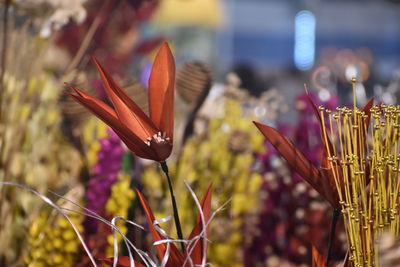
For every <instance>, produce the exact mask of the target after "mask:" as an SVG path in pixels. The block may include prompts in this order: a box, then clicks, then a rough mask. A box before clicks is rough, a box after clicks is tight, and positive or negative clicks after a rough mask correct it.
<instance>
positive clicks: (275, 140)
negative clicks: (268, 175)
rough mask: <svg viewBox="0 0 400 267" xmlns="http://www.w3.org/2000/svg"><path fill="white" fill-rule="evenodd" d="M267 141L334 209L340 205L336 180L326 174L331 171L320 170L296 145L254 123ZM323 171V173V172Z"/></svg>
mask: <svg viewBox="0 0 400 267" xmlns="http://www.w3.org/2000/svg"><path fill="white" fill-rule="evenodd" d="M253 123H254V124H255V125H256V126H257V128H258V129H259V130H260V131H261V133H262V134H263V135H264V136H265V138H267V140H268V141H269V142H270V143H271V144H272V145H273V146H274V147H275V149H276V150H278V152H279V154H280V155H281V156H282V157H283V158H284V159H285V160H286V161H287V162H288V164H289V165H290V166H291V167H292V168H293V169H294V170H295V171H296V172H297V173H298V174H300V176H301V177H303V179H304V180H306V181H307V182H308V183H309V184H310V185H311V186H312V187H313V188H314V189H315V190H316V191H318V193H320V194H321V195H322V196H323V197H324V198H325V199H326V200H327V201H328V202H329V203H330V204H331V205H332V206H333V207H337V206H338V205H339V201H337V199H338V194H337V190H336V186H335V184H334V180H332V179H331V176H330V175H328V174H326V172H328V173H331V169H329V170H328V169H322V170H319V169H318V168H317V167H316V166H315V165H314V164H313V163H312V162H311V161H310V160H308V159H307V158H306V157H305V156H304V154H303V153H302V152H301V151H300V150H298V149H297V148H296V147H295V145H294V144H293V143H292V142H291V141H290V140H289V139H288V138H287V137H286V136H283V135H282V134H281V133H280V132H278V131H277V130H275V129H274V128H272V127H269V126H267V125H263V124H261V123H257V122H253ZM322 171H323V172H322Z"/></svg>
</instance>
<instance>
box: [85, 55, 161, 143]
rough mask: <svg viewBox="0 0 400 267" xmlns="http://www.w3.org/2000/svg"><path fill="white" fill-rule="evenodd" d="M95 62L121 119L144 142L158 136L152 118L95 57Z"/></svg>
mask: <svg viewBox="0 0 400 267" xmlns="http://www.w3.org/2000/svg"><path fill="white" fill-rule="evenodd" d="M93 61H94V63H95V64H96V67H97V70H98V72H99V74H100V77H101V80H102V81H103V85H104V88H105V90H106V93H107V95H108V97H109V98H110V100H111V102H112V103H113V105H114V107H115V109H116V111H117V115H118V117H119V119H120V120H121V121H122V122H123V123H124V124H125V125H126V126H127V127H128V128H129V129H131V131H134V132H135V133H136V135H137V136H138V137H139V138H140V139H142V140H143V141H146V138H147V137H150V136H153V135H154V134H156V133H157V132H158V129H157V127H156V126H155V125H154V123H153V122H152V121H151V120H150V118H149V117H147V115H146V114H145V113H144V112H143V111H142V110H141V109H140V108H139V107H138V105H136V103H135V102H134V101H133V100H132V99H130V98H129V96H128V95H127V94H126V93H125V92H124V91H123V90H122V88H120V87H119V86H118V84H117V83H115V81H114V79H113V78H112V77H111V76H110V75H109V74H108V73H107V72H106V71H105V70H104V68H103V67H102V66H101V65H100V63H99V62H98V61H97V59H96V58H94V57H93Z"/></svg>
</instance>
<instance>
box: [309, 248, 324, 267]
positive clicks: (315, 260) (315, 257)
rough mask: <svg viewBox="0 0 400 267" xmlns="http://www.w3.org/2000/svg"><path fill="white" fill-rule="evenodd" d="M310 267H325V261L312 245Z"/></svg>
mask: <svg viewBox="0 0 400 267" xmlns="http://www.w3.org/2000/svg"><path fill="white" fill-rule="evenodd" d="M311 262H312V267H326V259H325V257H324V256H323V255H321V253H319V251H318V249H317V248H316V247H315V246H314V245H313V246H312V260H311Z"/></svg>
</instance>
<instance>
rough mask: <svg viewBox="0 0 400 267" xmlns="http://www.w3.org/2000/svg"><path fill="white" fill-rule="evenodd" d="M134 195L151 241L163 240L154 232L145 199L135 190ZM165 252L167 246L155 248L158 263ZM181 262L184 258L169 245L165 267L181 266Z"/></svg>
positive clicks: (151, 215)
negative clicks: (140, 208) (146, 224)
mask: <svg viewBox="0 0 400 267" xmlns="http://www.w3.org/2000/svg"><path fill="white" fill-rule="evenodd" d="M136 193H137V195H138V197H139V200H140V203H141V204H142V207H143V209H144V213H145V214H146V219H147V223H148V224H149V230H150V233H151V236H152V238H153V241H154V242H157V241H160V240H164V239H165V238H164V237H163V236H162V235H161V234H160V233H159V232H158V231H157V230H156V228H155V227H154V225H153V223H154V220H155V218H154V215H153V212H152V210H151V208H150V206H149V204H148V203H147V201H146V199H145V198H144V196H143V195H142V194H141V193H140V191H139V190H137V189H136ZM166 250H167V244H159V245H157V246H156V251H157V256H158V259H159V260H160V262H161V261H162V260H163V257H164V255H165V252H166ZM183 262H184V258H183V255H182V254H181V252H180V251H179V250H178V249H177V248H176V246H175V245H174V244H172V243H170V256H169V259H168V262H167V264H166V266H167V267H176V266H182V264H183Z"/></svg>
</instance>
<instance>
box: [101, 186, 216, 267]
mask: <svg viewBox="0 0 400 267" xmlns="http://www.w3.org/2000/svg"><path fill="white" fill-rule="evenodd" d="M136 192H137V195H138V197H139V200H140V203H141V205H142V207H143V209H144V212H145V214H146V219H147V223H148V227H149V232H150V233H151V236H152V238H153V241H154V243H158V244H156V245H155V249H156V254H157V258H158V261H159V262H164V261H165V260H166V263H165V266H166V267H189V266H206V264H207V263H206V256H207V242H208V241H207V237H206V236H207V228H208V227H207V226H208V224H209V221H210V218H211V196H212V186H211V185H210V186H209V187H208V189H207V191H206V193H205V194H204V196H203V199H202V200H201V202H200V207H201V211H199V213H198V214H197V220H196V225H195V227H194V228H193V230H192V232H191V233H190V235H189V238H188V245H187V247H186V250H185V252H184V253H182V252H181V251H179V250H178V248H177V247H176V246H175V245H174V244H173V243H171V242H170V243H169V244H167V243H163V242H162V241H167V237H165V236H163V235H162V234H161V231H160V230H158V229H157V228H159V226H156V223H155V221H156V220H155V217H154V215H153V212H152V210H151V208H150V206H149V204H148V203H147V201H146V199H145V198H144V196H143V195H142V194H141V193H140V192H139V191H138V190H136ZM168 246H169V248H168ZM168 251H169V252H168ZM103 261H105V262H108V263H112V262H114V258H109V259H103ZM134 264H135V265H131V259H130V258H129V257H118V260H117V266H120V267H124V266H126V267H131V266H139V267H144V266H148V265H149V264H148V263H147V262H145V263H144V264H143V263H140V262H136V261H135V262H134ZM150 264H151V263H150Z"/></svg>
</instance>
